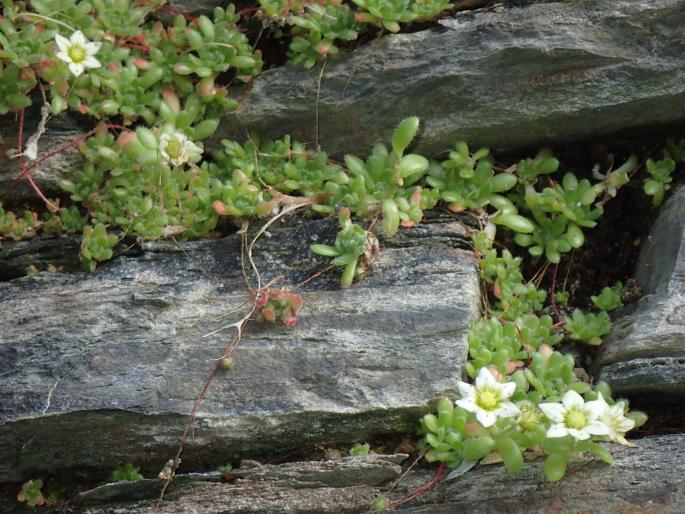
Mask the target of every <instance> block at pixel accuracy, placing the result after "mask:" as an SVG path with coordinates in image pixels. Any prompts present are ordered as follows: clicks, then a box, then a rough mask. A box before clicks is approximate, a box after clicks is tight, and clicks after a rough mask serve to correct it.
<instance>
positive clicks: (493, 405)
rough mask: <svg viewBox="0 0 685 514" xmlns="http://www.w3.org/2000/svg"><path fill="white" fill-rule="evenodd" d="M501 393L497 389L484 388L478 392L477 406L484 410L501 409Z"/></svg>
mask: <svg viewBox="0 0 685 514" xmlns="http://www.w3.org/2000/svg"><path fill="white" fill-rule="evenodd" d="M499 402H500V393H499V391H498V390H497V389H491V388H489V387H483V388H482V389H480V390H479V391H477V392H476V405H478V406H479V407H480V408H481V409H483V410H495V409H497V407H499Z"/></svg>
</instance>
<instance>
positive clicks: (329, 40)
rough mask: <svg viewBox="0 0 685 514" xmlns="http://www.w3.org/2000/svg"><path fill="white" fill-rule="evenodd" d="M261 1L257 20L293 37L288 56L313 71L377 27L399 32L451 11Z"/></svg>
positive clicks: (409, 2)
mask: <svg viewBox="0 0 685 514" xmlns="http://www.w3.org/2000/svg"><path fill="white" fill-rule="evenodd" d="M352 1H353V3H354V5H349V4H346V3H342V2H341V1H340V0H320V1H318V2H316V3H306V2H302V1H300V0H296V1H294V2H286V1H285V0H259V6H260V7H259V11H258V13H257V16H258V17H259V18H261V20H262V23H263V25H264V26H265V27H268V28H270V29H272V30H273V33H274V35H275V37H283V36H287V35H290V36H292V42H291V43H290V48H289V50H288V56H289V57H290V60H291V61H292V62H294V63H302V64H303V65H304V66H305V67H306V68H311V67H312V66H314V64H316V63H317V62H319V61H321V60H323V59H324V58H326V57H327V56H328V55H334V54H337V53H338V52H339V50H340V48H339V45H340V44H341V43H345V42H349V41H354V40H355V39H357V37H358V36H359V34H362V33H364V32H366V31H368V30H369V28H370V27H372V26H373V27H377V28H380V29H381V30H387V31H389V32H398V31H399V30H400V28H401V27H400V24H407V23H411V22H413V21H419V20H430V19H433V18H436V17H437V16H439V15H440V14H442V13H444V12H446V11H448V10H449V9H451V8H452V4H451V3H450V2H447V1H445V0H352Z"/></svg>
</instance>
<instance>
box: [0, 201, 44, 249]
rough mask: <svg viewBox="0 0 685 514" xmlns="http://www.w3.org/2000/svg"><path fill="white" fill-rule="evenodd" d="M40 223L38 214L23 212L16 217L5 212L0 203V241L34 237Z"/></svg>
mask: <svg viewBox="0 0 685 514" xmlns="http://www.w3.org/2000/svg"><path fill="white" fill-rule="evenodd" d="M39 225H40V222H39V220H38V214H36V213H35V212H32V211H24V213H23V214H22V215H21V216H19V217H17V215H16V214H14V213H13V212H11V211H9V212H8V211H5V209H3V207H2V202H0V241H2V240H3V239H12V240H14V241H20V240H21V239H26V238H29V237H33V236H34V235H36V230H37V229H38V227H39Z"/></svg>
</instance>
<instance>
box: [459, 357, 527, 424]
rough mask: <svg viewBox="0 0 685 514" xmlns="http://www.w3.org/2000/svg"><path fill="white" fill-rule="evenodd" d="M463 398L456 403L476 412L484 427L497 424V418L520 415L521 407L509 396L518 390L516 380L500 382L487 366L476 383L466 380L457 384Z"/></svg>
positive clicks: (482, 369)
mask: <svg viewBox="0 0 685 514" xmlns="http://www.w3.org/2000/svg"><path fill="white" fill-rule="evenodd" d="M457 387H458V389H459V394H460V395H461V396H462V399H461V400H457V401H456V405H458V406H459V407H461V408H462V409H465V410H467V411H469V412H475V413H476V419H477V420H478V422H479V423H480V424H481V425H483V426H484V427H490V426H492V425H494V424H495V421H497V418H511V417H513V416H518V414H519V408H518V407H517V406H516V405H514V404H513V403H511V402H510V401H509V400H507V398H509V397H510V396H511V395H512V394H514V391H515V390H516V384H515V383H514V382H505V383H501V382H498V381H497V379H495V377H494V376H493V375H492V373H491V372H490V370H488V369H487V368H481V370H480V372H479V373H478V376H477V377H476V385H475V386H472V385H471V384H467V383H466V382H459V383H458V384H457Z"/></svg>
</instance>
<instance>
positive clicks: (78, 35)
mask: <svg viewBox="0 0 685 514" xmlns="http://www.w3.org/2000/svg"><path fill="white" fill-rule="evenodd" d="M87 42H88V40H87V39H86V36H84V35H83V32H81V31H80V30H77V31H76V32H74V33H73V34H72V35H71V44H72V45H79V46H85V45H86V43H87Z"/></svg>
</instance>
